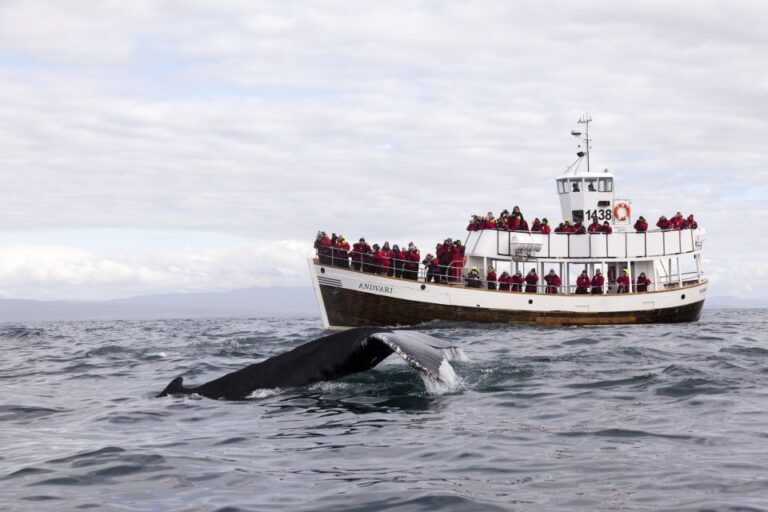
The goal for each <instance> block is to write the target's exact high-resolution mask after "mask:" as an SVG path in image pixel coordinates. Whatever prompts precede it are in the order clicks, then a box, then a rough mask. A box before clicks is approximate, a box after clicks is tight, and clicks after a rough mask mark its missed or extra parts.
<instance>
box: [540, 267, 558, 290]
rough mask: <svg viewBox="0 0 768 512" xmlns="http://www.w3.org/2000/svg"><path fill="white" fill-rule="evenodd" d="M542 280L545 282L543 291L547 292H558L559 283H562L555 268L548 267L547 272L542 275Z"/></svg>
mask: <svg viewBox="0 0 768 512" xmlns="http://www.w3.org/2000/svg"><path fill="white" fill-rule="evenodd" d="M544 281H546V283H547V287H546V290H545V293H549V294H557V293H558V291H559V290H560V284H562V283H561V281H560V276H558V275H557V274H556V273H555V269H553V268H551V269H549V274H547V275H546V276H544Z"/></svg>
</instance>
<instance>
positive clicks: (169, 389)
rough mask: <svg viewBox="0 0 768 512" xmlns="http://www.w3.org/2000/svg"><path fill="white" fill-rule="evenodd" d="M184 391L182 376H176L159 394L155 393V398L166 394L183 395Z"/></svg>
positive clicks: (185, 391)
mask: <svg viewBox="0 0 768 512" xmlns="http://www.w3.org/2000/svg"><path fill="white" fill-rule="evenodd" d="M185 393H187V389H186V388H185V387H184V377H176V378H175V379H173V380H172V381H171V383H170V384H168V385H167V386H166V387H165V389H164V390H163V391H162V392H161V393H160V394H159V395H157V398H162V397H164V396H168V395H183V394H185Z"/></svg>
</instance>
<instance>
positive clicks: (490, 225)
mask: <svg viewBox="0 0 768 512" xmlns="http://www.w3.org/2000/svg"><path fill="white" fill-rule="evenodd" d="M483 229H496V219H494V218H493V213H492V212H488V215H486V216H485V220H484V221H483Z"/></svg>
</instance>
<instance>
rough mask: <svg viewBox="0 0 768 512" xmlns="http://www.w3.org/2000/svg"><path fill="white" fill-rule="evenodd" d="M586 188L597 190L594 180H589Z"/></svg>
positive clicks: (592, 190) (591, 190)
mask: <svg viewBox="0 0 768 512" xmlns="http://www.w3.org/2000/svg"><path fill="white" fill-rule="evenodd" d="M587 190H589V191H590V192H597V190H595V182H594V181H590V182H589V186H588V187H587Z"/></svg>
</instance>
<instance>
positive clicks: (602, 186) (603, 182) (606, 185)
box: [598, 178, 613, 192]
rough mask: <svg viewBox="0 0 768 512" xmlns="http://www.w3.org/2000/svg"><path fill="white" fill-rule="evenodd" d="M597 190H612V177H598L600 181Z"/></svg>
mask: <svg viewBox="0 0 768 512" xmlns="http://www.w3.org/2000/svg"><path fill="white" fill-rule="evenodd" d="M598 190H599V191H600V192H613V179H612V178H600V182H599V184H598Z"/></svg>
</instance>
